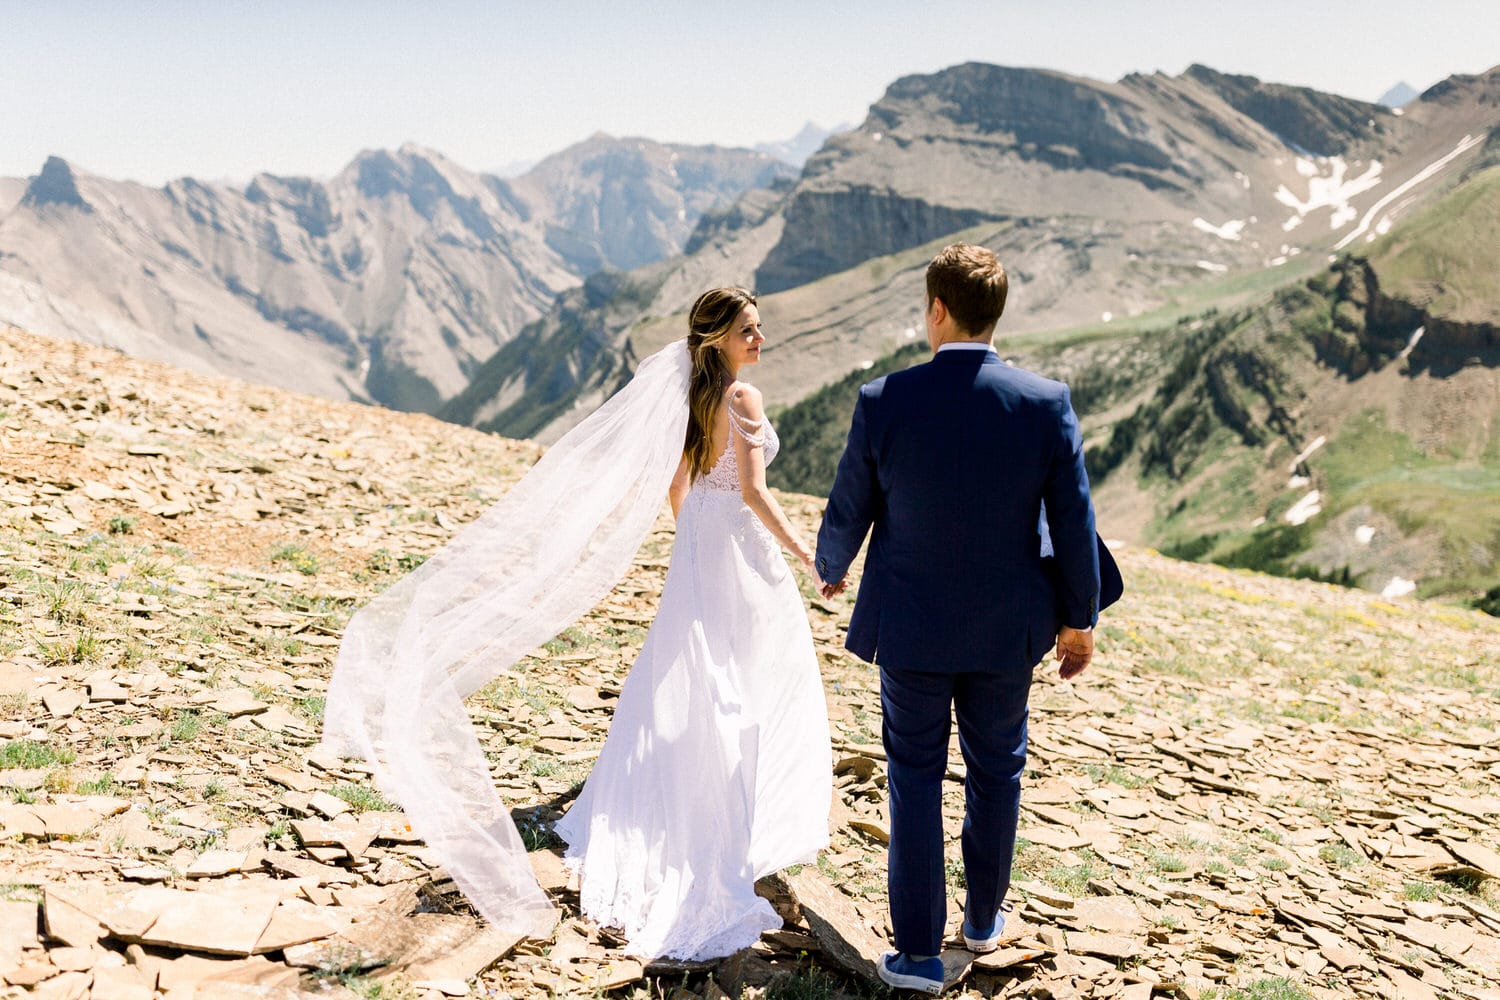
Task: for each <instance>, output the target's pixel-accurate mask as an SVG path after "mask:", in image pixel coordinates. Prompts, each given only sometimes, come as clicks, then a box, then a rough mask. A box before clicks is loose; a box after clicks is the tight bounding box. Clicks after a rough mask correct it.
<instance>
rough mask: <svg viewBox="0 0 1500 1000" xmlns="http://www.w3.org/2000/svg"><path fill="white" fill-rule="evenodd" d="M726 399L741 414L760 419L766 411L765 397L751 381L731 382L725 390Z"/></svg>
mask: <svg viewBox="0 0 1500 1000" xmlns="http://www.w3.org/2000/svg"><path fill="white" fill-rule="evenodd" d="M724 400H725V402H727V403H728V404H729V405H730V406H732V407H733V408H734V410H735V412H737V413H738V414H739V415H740V416H742V417H749V418H751V419H752V420H759V419H760V418H761V416H762V415H763V414H764V412H765V405H766V404H765V399H764V398H763V397H762V396H761V394H760V390H759V389H757V388H755V386H753V385H751V384H750V383H749V382H739V381H735V382H731V383H729V388H727V389H725V390H724Z"/></svg>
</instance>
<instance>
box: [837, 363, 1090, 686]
mask: <svg viewBox="0 0 1500 1000" xmlns="http://www.w3.org/2000/svg"><path fill="white" fill-rule="evenodd" d="M1043 504H1045V521H1044V515H1043ZM1043 524H1045V525H1046V528H1044V529H1042V530H1047V531H1048V533H1049V534H1050V540H1051V550H1052V551H1051V553H1050V558H1049V559H1048V560H1047V562H1046V563H1044V561H1043V558H1042V557H1043V551H1042V544H1041V542H1042V539H1041V536H1040V534H1039V526H1041V525H1043ZM871 528H873V532H872V534H871V536H870V550H869V553H868V555H867V557H866V559H865V572H864V577H863V579H862V581H861V583H860V588H859V597H858V599H857V600H856V602H855V606H854V616H853V618H852V620H851V621H850V623H849V634H848V637H847V638H846V640H845V645H846V646H847V647H848V648H849V650H850V651H851V652H853V653H854V654H855V655H857V656H859V657H860V658H862V659H864V660H867V661H871V662H878V663H880V664H882V665H886V666H891V667H896V668H898V669H903V670H915V671H924V672H952V671H968V670H993V671H1000V670H1013V669H1021V668H1026V669H1029V668H1030V667H1033V666H1035V665H1036V664H1037V663H1038V662H1040V661H1041V659H1042V657H1043V656H1045V655H1046V653H1047V651H1048V650H1049V649H1050V648H1051V647H1052V645H1053V644H1054V642H1055V641H1056V638H1057V630H1058V626H1059V624H1060V623H1061V624H1067V625H1071V626H1073V627H1075V628H1088V627H1091V626H1093V625H1094V623H1095V622H1096V621H1097V619H1098V614H1099V587H1100V578H1099V550H1098V542H1097V536H1096V534H1095V531H1094V509H1093V504H1092V502H1091V500H1090V499H1089V486H1088V476H1087V474H1086V473H1085V472H1084V466H1083V442H1082V439H1081V437H1080V435H1079V432H1078V419H1077V417H1076V416H1075V415H1074V413H1073V407H1072V404H1071V403H1070V402H1069V398H1068V389H1067V386H1065V385H1063V384H1062V383H1060V382H1053V381H1051V380H1049V379H1045V378H1042V377H1041V376H1039V375H1034V374H1032V373H1030V372H1026V371H1023V370H1021V369H1018V368H1012V367H1011V366H1009V365H1007V364H1005V363H1004V362H1003V361H1001V360H1000V358H999V356H998V355H996V354H995V353H994V352H993V351H987V350H986V351H979V350H958V351H941V352H939V353H938V354H937V355H936V356H934V358H933V359H932V360H931V361H929V362H927V363H926V364H923V365H918V366H916V367H914V368H909V369H907V370H905V371H901V372H895V373H893V374H891V375H887V376H885V377H884V378H879V379H876V380H875V381H873V382H870V383H869V384H867V385H865V386H864V387H862V388H861V389H860V392H859V401H858V403H857V404H856V405H855V409H854V420H853V423H852V425H851V427H850V429H849V439H848V442H847V443H846V445H845V447H844V454H843V456H842V457H841V458H840V459H839V467H838V473H837V476H836V478H835V479H834V484H833V490H832V492H831V493H830V494H829V497H828V507H827V510H826V512H825V513H824V515H823V524H822V527H821V528H820V529H819V531H818V551H817V567H818V572H819V574H820V575H821V576H822V577H823V579H825V580H828V581H836V580H840V579H842V578H843V576H844V574H845V573H847V572H848V569H849V564H850V563H851V562H853V560H854V556H855V554H856V553H857V552H858V551H859V547H860V545H861V544H862V543H863V541H864V538H865V534H866V532H867V531H869V530H870V529H871Z"/></svg>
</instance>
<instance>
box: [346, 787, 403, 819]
mask: <svg viewBox="0 0 1500 1000" xmlns="http://www.w3.org/2000/svg"><path fill="white" fill-rule="evenodd" d="M329 793H330V794H332V795H334V796H335V797H337V798H340V799H343V800H344V801H345V802H347V803H349V807H350V808H351V809H353V810H354V811H355V812H357V813H363V812H397V811H399V810H400V808H401V807H400V806H398V805H396V804H395V803H394V802H392V801H391V800H390V799H387V798H386V797H385V796H384V795H381V794H380V793H379V792H377V791H376V790H375V789H373V788H371V787H370V786H368V785H357V784H354V783H353V782H345V783H344V784H342V785H334V786H333V787H332V788H331V789H329Z"/></svg>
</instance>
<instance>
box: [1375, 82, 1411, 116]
mask: <svg viewBox="0 0 1500 1000" xmlns="http://www.w3.org/2000/svg"><path fill="white" fill-rule="evenodd" d="M1416 99H1417V88H1416V87H1413V86H1412V85H1411V84H1409V83H1407V82H1406V81H1405V80H1402V81H1401V82H1400V83H1398V84H1396V85H1395V86H1394V87H1391V88H1390V89H1389V90H1387V91H1386V92H1385V93H1383V94H1381V95H1380V96H1379V97H1378V98H1376V99H1375V103H1376V104H1379V105H1380V106H1381V107H1384V108H1391V109H1392V110H1394V109H1396V108H1399V107H1401V106H1402V105H1405V104H1410V103H1411V102H1412V101H1414V100H1416Z"/></svg>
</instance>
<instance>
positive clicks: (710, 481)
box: [693, 406, 781, 494]
mask: <svg viewBox="0 0 1500 1000" xmlns="http://www.w3.org/2000/svg"><path fill="white" fill-rule="evenodd" d="M727 409H728V412H729V429H730V432H731V434H730V440H729V441H728V442H726V443H725V445H724V453H723V454H722V455H720V456H719V460H718V461H717V462H715V463H714V467H713V468H712V469H709V470H708V472H707V473H706V474H705V475H703V476H702V477H700V478H699V479H698V481H697V482H696V483H694V484H693V489H695V490H702V491H704V492H706V493H736V494H737V493H739V492H740V464H739V459H738V458H736V457H735V446H734V440H733V436H734V435H735V434H738V435H739V436H740V437H742V438H744V439H745V440H746V441H749V442H750V444H751V445H761V446H763V447H764V448H765V452H766V464H767V465H770V464H771V461H772V460H773V459H774V458H775V457H776V453H777V452H778V451H780V450H781V440H780V439H779V438H778V437H777V436H776V429H775V428H774V427H772V426H771V421H770V420H763V421H760V422H756V421H754V420H746V419H745V418H744V417H742V416H740V415H739V414H738V413H735V412H734V407H732V406H730V407H727Z"/></svg>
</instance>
